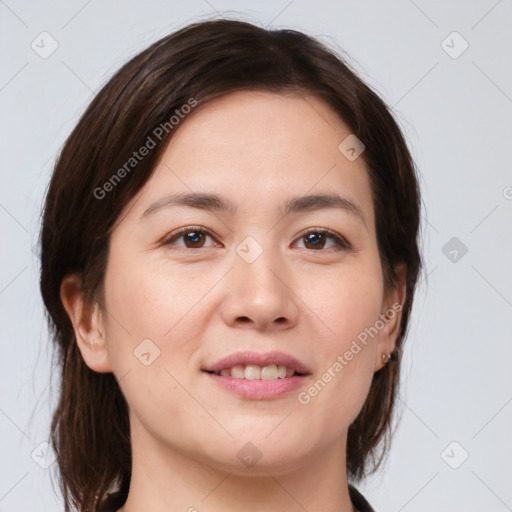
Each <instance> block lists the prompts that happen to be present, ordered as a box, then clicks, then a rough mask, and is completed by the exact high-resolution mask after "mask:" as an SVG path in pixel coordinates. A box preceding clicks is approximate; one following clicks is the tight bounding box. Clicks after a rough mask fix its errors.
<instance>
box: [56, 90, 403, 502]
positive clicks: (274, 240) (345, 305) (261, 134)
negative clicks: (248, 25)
mask: <svg viewBox="0 0 512 512" xmlns="http://www.w3.org/2000/svg"><path fill="white" fill-rule="evenodd" d="M349 134H350V130H349V129H348V128H347V126H346V125H345V124H344V123H343V121H342V120H341V119H340V118H339V117H338V116H337V115H336V113H334V112H333V111H332V110H331V109H330V108H329V106H328V105H326V104H325V103H324V102H323V101H322V100H321V99H319V98H316V97H314V96H308V97H298V96H293V97H292V96H290V95H281V94H274V93H270V92H259V91H244V92H236V93H231V94H229V95H227V96H224V97H222V98H218V99H215V100H213V101H211V102H209V103H207V104H205V105H203V106H200V107H197V108H196V109H195V110H194V111H193V112H192V113H191V114H189V115H188V116H187V118H186V119H185V120H184V121H182V122H181V124H180V126H179V130H177V131H176V133H175V134H174V137H173V138H172V140H171V142H170V143H169V145H168V147H167V149H166V152H165V154H164V155H163V157H162V159H161V161H160V162H159V165H158V166H157V168H156V171H155V173H154V174H153V176H152V177H151V178H150V179H149V181H148V182H147V183H146V185H145V186H144V187H143V189H142V190H141V191H140V194H138V195H137V197H136V198H134V199H133V200H132V202H131V203H130V204H129V205H127V207H126V209H125V211H124V212H123V214H122V215H121V216H120V219H122V220H121V221H120V222H119V224H118V225H117V226H116V228H115V229H114V231H113V233H112V237H111V243H110V252H109V256H108V264H107V269H106V275H105V281H104V292H103V293H104V296H103V297H102V299H101V300H102V301H103V302H102V305H101V307H100V306H99V305H98V303H96V304H95V305H94V307H92V308H91V309H90V310H88V309H87V308H85V309H84V304H83V300H82V293H81V288H80V276H79V275H69V276H67V277H66V278H65V279H64V280H63V282H62V286H61V298H62V301H63V304H64V306H65V308H66V311H67V312H68V314H69V316H70V319H71V320H72V322H73V325H74V328H75V333H76V337H77V343H78V345H79V348H80V351H81V353H82V356H83V358H84V360H85V362H86V364H87V365H88V366H89V367H90V368H91V369H93V370H94V371H97V372H113V373H114V375H115V376H116V378H117V379H118V381H119V385H120V387H121V389H122V392H123V394H124V396H125V397H126V399H127V403H128V405H129V411H130V422H131V435H132V453H133V470H132V482H131V487H130V491H129V496H128V500H127V502H126V504H125V506H124V507H123V508H122V509H121V510H122V511H123V512H136V511H140V510H152V511H155V512H160V511H166V512H167V511H169V510H183V511H190V512H192V511H193V510H198V511H200V512H203V511H208V512H220V511H222V512H230V511H235V510H237V511H238V510H240V509H241V508H242V509H243V510H247V511H259V512H266V511H275V510H288V511H303V510H304V509H305V510H308V511H311V512H313V511H322V512H335V511H336V512H340V511H345V512H349V511H352V506H351V503H350V499H349V495H348V485H347V474H346V470H345V466H346V464H345V460H346V458H345V453H346V442H347V430H348V427H349V425H350V424H351V423H352V422H353V420H354V419H355V418H356V416H357V414H358V412H359V411H360V409H361V407H362V405H363V403H364V401H365V398H366V396H367V394H368V391H369V389H370V384H371V380H372V377H373V374H374V372H376V371H379V370H380V369H381V368H382V367H383V366H384V364H386V363H385V362H384V361H383V359H382V354H383V353H384V354H389V353H390V352H391V351H392V350H393V348H394V343H395V339H396V336H397V333H398V327H399V321H400V314H399V313H398V314H396V316H395V318H394V319H393V320H390V321H389V322H387V323H385V326H384V328H382V329H381V330H380V331H379V333H378V335H377V336H375V337H374V338H369V340H368V343H367V345H366V346H364V345H362V350H361V351H360V352H358V353H357V355H355V356H354V357H353V359H352V360H351V361H350V362H349V363H348V364H347V365H346V366H345V367H344V368H343V370H342V371H341V372H338V373H336V376H335V377H334V378H332V379H331V381H330V382H329V383H328V384H327V385H326V386H325V387H324V388H323V389H322V390H321V391H320V392H319V393H318V394H317V395H316V396H315V397H312V398H311V400H310V401H309V403H307V404H301V403H299V401H298V399H297V394H298V392H300V391H304V390H307V389H308V388H309V387H310V386H311V385H312V384H313V383H314V382H315V381H317V380H318V379H319V378H321V376H322V374H324V373H325V371H326V370H327V369H328V368H329V367H332V365H333V363H334V362H335V361H336V360H337V358H338V356H339V355H343V354H344V353H345V352H346V351H347V350H348V349H349V348H350V346H351V344H352V342H353V341H354V340H355V339H356V337H357V335H358V334H359V333H360V332H361V331H363V330H364V329H365V328H367V327H370V326H373V325H374V324H375V322H376V320H378V318H379V315H380V314H382V313H385V312H386V311H387V310H389V309H390V308H391V307H392V305H393V304H397V303H399V304H403V300H404V297H405V283H404V278H405V268H403V267H399V268H397V272H398V274H399V278H400V279H399V285H398V286H397V288H396V289H394V290H392V291H390V292H389V293H387V294H385V293H384V292H385V290H384V288H383V275H382V268H381V265H380V260H379V253H378V248H377V239H376V232H375V222H374V210H373V204H372V198H371V192H370V182H369V178H368V172H367V168H366V164H365V162H364V160H363V158H362V157H359V158H357V159H356V160H354V161H349V160H348V159H347V158H346V157H345V156H344V155H343V154H342V153H341V152H340V151H339V150H338V145H339V144H340V142H341V141H343V140H344V139H345V138H346V137H347V136H348V135H349ZM363 155H364V153H363ZM191 191H193V192H210V193H211V192H215V193H218V194H221V195H223V196H224V197H226V198H228V199H230V200H231V201H232V202H234V203H235V204H236V205H238V211H237V212H236V213H235V214H230V213H227V212H223V213H220V212H216V213H213V212H210V211H205V210H200V209H196V208H192V207H182V206H179V207H176V206H175V207H172V208H167V209H165V208H164V209H161V210H159V211H158V212H154V213H153V214H152V215H148V216H146V217H145V218H144V219H142V220H140V217H141V215H142V213H143V212H144V211H145V210H146V208H148V207H149V205H151V204H152V203H154V202H155V201H158V200H159V199H161V198H163V197H165V196H167V195H168V194H170V193H172V192H191ZM322 192H324V193H325V192H337V193H338V194H339V195H341V196H343V197H345V198H348V199H350V200H351V201H353V202H354V203H356V204H357V205H358V207H359V208H360V209H361V211H362V213H363V215H364V220H365V222H363V221H362V220H361V219H359V218H358V217H357V216H356V215H352V214H350V213H349V212H346V211H344V210H342V209H339V208H337V209H333V208H331V209H323V210H317V211H308V212H301V213H293V214H288V215H286V216H284V217H283V215H282V214H281V213H279V211H278V209H279V208H280V207H281V206H282V205H283V204H284V202H285V201H286V200H287V199H288V198H290V197H292V196H293V197H295V196H303V195H305V194H313V193H322ZM197 225H199V226H204V227H205V228H206V229H208V230H209V231H210V232H211V233H212V235H213V236H212V237H210V236H208V235H205V237H204V240H203V241H200V243H195V244H192V243H190V238H193V235H190V234H189V237H188V241H187V238H184V237H183V236H181V238H179V239H177V240H175V241H174V243H173V245H162V244H161V243H159V242H160V241H162V240H163V239H164V238H165V237H166V236H167V235H169V234H170V233H172V232H174V231H176V230H178V229H179V228H182V227H186V226H197ZM310 228H326V229H331V230H333V231H335V232H336V233H338V234H339V235H341V236H343V237H345V238H346V239H347V240H348V241H349V242H350V243H351V244H352V246H353V248H354V250H353V251H348V250H346V249H343V248H338V247H337V246H336V244H335V242H334V241H333V240H331V239H328V240H326V242H325V245H323V246H322V247H323V248H321V249H318V248H315V247H314V246H313V244H311V243H309V244H308V240H307V239H305V237H304V236H302V235H303V232H304V231H305V230H306V229H310ZM191 231H194V230H193V229H191ZM246 237H252V238H254V239H255V240H256V241H257V242H258V243H259V244H260V246H261V248H262V250H263V252H262V253H261V255H260V256H259V257H258V258H257V259H256V260H255V261H253V262H252V263H248V262H247V261H246V260H245V259H244V258H242V257H241V256H239V254H238V253H237V252H236V249H237V247H238V246H239V244H241V242H242V241H244V240H245V239H246ZM187 243H188V245H185V244H187ZM187 247H192V248H187ZM278 319H279V320H278ZM146 338H149V339H150V340H152V343H154V344H155V345H156V346H157V347H158V348H159V350H160V355H159V357H157V358H156V359H155V360H154V361H153V362H152V364H150V365H149V366H145V365H144V364H142V363H141V362H140V360H139V359H137V358H136V357H135V356H134V350H135V349H136V348H137V346H138V345H139V344H140V343H141V342H142V340H144V339H146ZM249 349H252V350H255V351H257V352H267V351H270V350H279V351H282V352H285V353H288V354H291V355H292V356H294V357H296V358H297V359H299V360H300V361H302V362H304V363H305V364H306V365H307V366H308V367H309V369H310V370H311V372H312V375H310V376H309V377H308V378H307V379H306V383H305V384H304V386H303V387H302V388H301V389H299V390H295V391H292V392H289V393H287V394H285V395H283V396H281V397H279V398H274V399H271V400H253V399H244V398H241V397H239V396H238V395H235V394H234V393H231V392H229V391H226V390H224V389H222V388H220V387H219V386H217V385H216V384H215V383H212V381H211V379H210V377H208V375H206V374H205V373H203V372H202V371H201V368H202V367H204V366H205V365H206V364H211V363H213V362H215V361H217V360H218V359H220V358H221V357H224V356H226V355H229V354H232V353H234V352H237V351H240V350H249ZM151 350H153V349H151ZM248 442H251V443H252V444H254V445H255V446H256V447H257V448H258V450H259V451H260V452H261V454H262V457H261V459H260V460H259V461H258V463H257V464H255V465H254V466H252V467H246V466H244V465H243V464H242V463H241V461H240V460H239V458H238V457H237V453H238V451H239V450H240V449H241V448H242V447H244V445H246V443H248Z"/></svg>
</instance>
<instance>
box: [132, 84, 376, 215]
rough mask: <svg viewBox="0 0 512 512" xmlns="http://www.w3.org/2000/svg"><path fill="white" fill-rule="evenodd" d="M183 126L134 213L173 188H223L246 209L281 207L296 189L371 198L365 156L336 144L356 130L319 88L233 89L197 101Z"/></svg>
mask: <svg viewBox="0 0 512 512" xmlns="http://www.w3.org/2000/svg"><path fill="white" fill-rule="evenodd" d="M180 123H181V124H180V125H179V126H178V127H177V128H178V129H177V131H176V132H175V133H174V135H173V137H172V139H171V140H170V142H169V144H168V147H167V148H166V150H165V152H164V154H163V155H162V158H161V160H160V162H159V164H158V166H157V169H156V170H155V173H154V174H153V176H152V177H151V178H150V179H149V180H148V182H147V183H146V184H145V185H144V187H143V189H142V191H141V194H139V196H140V198H139V200H138V201H137V203H138V204H137V205H135V206H136V207H135V208H134V209H133V214H134V215H137V214H138V216H139V217H140V215H142V214H143V213H144V211H145V210H146V209H147V208H148V206H149V205H151V204H152V203H154V202H155V201H158V200H159V199H161V198H163V197H164V196H165V195H167V194H169V193H176V192H178V193H194V192H200V193H217V194H220V195H222V196H225V197H228V198H229V199H230V200H231V202H232V203H235V204H237V205H239V206H240V208H237V209H236V211H237V212H238V213H240V212H241V211H243V209H244V207H246V209H250V208H253V209H258V210H259V211H263V210H265V211H268V210H269V209H276V211H277V210H278V209H279V210H280V211H282V207H283V204H284V203H285V202H286V200H287V199H288V198H289V197H291V196H294V197H297V196H302V195H309V194H314V193H326V192H329V193H336V194H340V195H342V196H343V197H347V198H348V199H350V200H352V201H353V202H355V203H357V204H358V205H359V206H360V207H361V209H362V210H364V211H366V214H365V216H366V217H367V219H368V222H370V220H371V218H372V216H373V215H372V212H373V206H372V204H371V193H370V186H369V181H368V173H367V169H366V164H365V162H364V160H363V158H357V159H356V160H354V161H350V160H349V159H347V158H346V157H345V156H344V154H343V153H342V152H340V150H339V148H338V146H339V145H340V143H341V142H342V141H343V140H344V139H346V138H347V137H348V136H349V135H350V133H351V132H350V129H349V128H348V126H347V125H346V124H345V123H344V122H343V121H342V119H341V118H340V117H339V116H338V115H337V114H336V113H335V112H334V111H333V110H332V109H331V108H330V107H329V106H328V105H327V104H326V103H325V102H324V101H323V100H322V99H320V98H318V97H316V96H297V95H294V96H291V95H284V94H276V93H271V92H264V91H240V92H235V93H230V94H228V95H225V96H222V97H220V98H216V99H214V100H211V101H209V102H207V103H205V104H203V105H201V106H198V107H196V108H195V109H194V110H193V111H192V113H191V114H189V115H188V116H187V117H186V118H185V119H184V120H182V121H181V122H180Z"/></svg>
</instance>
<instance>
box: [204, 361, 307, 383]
mask: <svg viewBox="0 0 512 512" xmlns="http://www.w3.org/2000/svg"><path fill="white" fill-rule="evenodd" d="M204 371H206V373H211V374H213V375H218V376H222V377H233V378H234V379H246V380H277V379H287V378H290V377H293V376H295V375H297V376H299V377H303V376H304V375H306V374H305V373H300V372H297V371H295V370H294V369H293V368H289V367H287V366H284V365H281V364H280V365H275V364H269V365H266V366H258V365H255V364H247V365H240V364H239V365H235V366H232V367H231V368H223V369H222V370H220V371H209V370H204Z"/></svg>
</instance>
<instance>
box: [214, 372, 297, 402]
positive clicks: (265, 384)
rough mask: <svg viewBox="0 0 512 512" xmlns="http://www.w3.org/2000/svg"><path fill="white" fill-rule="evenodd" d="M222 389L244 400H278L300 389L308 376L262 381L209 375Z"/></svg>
mask: <svg viewBox="0 0 512 512" xmlns="http://www.w3.org/2000/svg"><path fill="white" fill-rule="evenodd" d="M205 373H206V375H208V376H209V377H210V378H212V379H213V380H214V381H215V382H216V383H217V384H218V385H219V386H220V387H221V388H224V389H227V390H228V391H232V392H234V393H236V394H238V395H239V396H241V397H243V398H251V399H254V400H269V399H272V398H278V397H280V396H282V395H284V394H286V393H289V392H290V391H293V390H295V389H297V388H300V387H301V386H302V385H303V384H304V382H305V380H306V377H307V376H306V375H301V376H298V375H294V376H293V377H286V378H284V379H275V380H261V379H254V380H251V379H235V378H234V377H224V376H223V375H217V374H215V373H207V372H205Z"/></svg>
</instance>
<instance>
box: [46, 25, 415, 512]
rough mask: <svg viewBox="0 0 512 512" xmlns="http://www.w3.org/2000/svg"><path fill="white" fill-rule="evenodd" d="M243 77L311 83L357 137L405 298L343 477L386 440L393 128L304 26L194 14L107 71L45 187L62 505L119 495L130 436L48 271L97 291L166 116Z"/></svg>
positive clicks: (400, 180) (409, 236) (255, 82)
mask: <svg viewBox="0 0 512 512" xmlns="http://www.w3.org/2000/svg"><path fill="white" fill-rule="evenodd" d="M242 89H245V90H251V89H253V90H255V89H260V90H267V91H273V92H276V93H282V94H287V93H291V94H301V95H306V94H307V95H310V94H314V95H317V96H319V97H321V98H323V99H324V100H325V101H326V102H327V103H328V104H329V105H330V107H331V108H332V109H333V110H334V111H335V112H337V113H338V114H339V116H340V117H341V118H342V119H343V120H344V122H345V123H346V124H347V126H348V127H349V128H350V130H351V132H352V133H353V134H355V135H356V136H357V137H358V138H359V139H360V140H361V141H363V143H364V144H365V146H366V148H365V151H364V153H363V154H362V158H364V161H365V162H366V164H367V167H368V169H369V177H370V182H371V188H372V195H373V201H374V210H375V222H376V229H377V241H378V247H379V253H380V258H381V262H382V268H383V275H384V284H385V287H386V290H388V289H389V288H390V287H392V286H394V285H395V284H396V275H395V274H394V271H393V267H394V265H396V264H397V263H399V262H405V264H406V265H407V276H406V297H405V303H404V304H403V309H402V318H401V324H400V330H399V334H398V336H397V339H396V348H395V351H394V354H393V358H392V360H391V361H390V362H389V363H388V364H387V365H386V366H385V367H384V368H383V369H382V370H380V371H378V372H376V373H375V374H374V376H373V381H372V384H371V388H370V391H369V395H368V397H367V400H366V402H365V403H364V405H363V407H362V410H361V411H360V413H359V415H358V417H357V418H356V419H355V421H354V422H353V423H352V425H351V426H350V428H349V431H348V441H347V474H348V477H349V479H352V480H355V481H358V480H360V479H361V478H362V476H364V474H366V473H368V472H369V471H374V470H375V469H376V468H377V467H378V466H379V464H380V462H381V460H382V456H383V455H384V453H385V451H386V450H387V445H386V446H385V447H384V449H383V450H382V453H381V457H380V458H379V460H378V461H377V462H376V461H375V452H376V450H377V448H378V445H379V444H380V441H381V440H383V439H384V438H385V437H386V436H385V434H387V435H389V430H390V424H391V419H392V413H393V409H394V405H395V400H396V390H397V386H398V382H399V366H400V361H401V357H402V347H403V341H404V338H405V335H406V331H407V326H408V320H409V313H410V311H411V306H412V301H413V295H414V290H415V286H416V282H417V278H418V273H419V270H420V268H421V265H422V264H421V256H420V254H419V250H418V241H417V239H418V229H419V219H420V193H419V186H418V183H417V178H416V170H415V166H414V162H413V160H412V158H411V155H410V153H409V151H408V148H407V145H406V142H405V140H404V138H403V135H402V133H401V131H400V128H399V127H398V124H397V122H396V121H395V120H394V118H393V116H392V114H391V113H390V110H389V109H388V107H387V106H386V105H385V103H384V102H383V101H382V100H381V99H380V97H379V96H378V95H377V94H376V93H375V92H373V91H372V89H370V88H369V87H368V86H367V85H365V84H364V83H363V82H362V81H361V79H360V78H358V76H357V75H356V73H355V72H354V71H352V70H351V69H350V68H349V67H348V65H347V64H346V63H345V62H344V61H343V60H342V58H341V57H340V56H338V55H337V54H336V53H335V52H334V51H333V50H330V49H329V48H327V47H326V46H325V45H323V44H322V43H320V42H319V41H317V40H315V39H314V38H311V37H309V36H307V35H305V34H303V33H301V32H298V31H294V30H266V29H263V28H260V27H257V26H255V25H252V24H250V23H247V22H243V21H234V20H222V19H220V20H208V21H202V22H197V23H194V24H191V25H188V26H186V27H184V28H182V29H180V30H178V31H177V32H175V33H173V34H171V35H169V36H167V37H164V38H162V39H161V40H159V41H157V42H156V43H154V44H152V45H151V46H150V47H149V48H147V49H146V50H144V51H143V52H142V53H140V54H138V55H136V56H135V57H133V58H132V59H131V60H130V61H129V62H127V63H126V64H125V65H123V67H122V68H121V69H120V70H119V71H118V72H117V73H115V75H114V76H113V77H112V78H111V79H110V80H109V81H108V82H107V83H106V85H105V86H104V87H103V88H102V89H101V91H100V92H99V93H98V94H97V95H96V97H95V98H94V99H93V101H92V102H91V103H90V105H89V106H88V108H87V109H86V111H85V112H84V114H83V115H82V117H81V119H80V120H79V122H78V124H77V125H76V127H75V129H74V130H73V131H72V133H71V134H70V136H69V137H68V139H67V140H66V142H65V144H64V146H63V148H62V150H61V152H60V154H59V156H58V159H57V162H56V164H55V168H54V170H53V175H52V178H51V182H50V184H49V188H48V191H47V195H46V198H45V207H44V213H43V220H42V228H41V234H40V241H41V278H40V287H41V293H42V297H43V300H44V304H45V306H46V309H47V312H46V316H47V320H48V324H49V328H50V334H51V337H52V340H53V341H54V343H55V345H56V353H57V357H58V362H59V366H60V369H61V372H62V373H61V379H62V385H61V389H60V396H59V402H58V406H57V408H56V410H55V411H54V414H53V420H52V424H51V440H52V443H53V447H54V449H55V451H56V453H57V461H58V470H59V473H60V487H61V489H62V492H63V497H64V502H65V507H66V509H65V510H66V512H68V511H69V510H70V506H71V505H73V506H76V507H78V508H79V510H82V511H93V510H100V509H104V510H107V509H109V510H110V509H111V510H115V509H117V508H119V507H121V506H122V505H123V504H124V502H125V501H126V498H127V495H128V489H129V483H130V476H131V446H130V425H129V419H128V406H127V404H126V401H125V399H124V396H123V395H122V393H121V391H120V388H119V386H118V384H117V381H116V379H115V377H114V375H113V374H112V373H97V372H94V371H92V370H90V369H89V368H88V367H87V365H86V364H85V363H84V361H83V359H82V357H81V354H80V351H79V349H78V346H77V343H76V340H75V335H74V331H73V327H72V324H71V321H70V318H69V317H68V315H67V314H66V312H65V310H64V308H63V304H62V303H61V299H60V285H61V282H62V280H63V278H64V277H65V276H66V275H67V274H69V273H73V272H78V273H80V274H81V275H82V283H83V290H84V294H85V300H86V304H88V305H91V304H93V303H94V301H95V300H98V297H100V296H101V295H98V292H100V291H101V287H102V283H103V277H104V271H105V268H106V260H107V257H108V246H109V234H110V233H111V231H112V229H113V227H114V226H115V223H116V221H117V220H118V219H119V215H120V213H121V212H122V210H123V208H124V207H125V206H126V205H127V203H128V202H129V201H130V200H131V199H132V198H134V197H135V195H136V193H137V191H139V190H140V189H141V187H142V186H143V185H144V184H145V183H146V182H147V181H148V179H149V178H150V177H151V175H152V173H153V172H154V170H155V167H156V165H157V163H158V160H159V158H160V156H161V155H162V153H163V151H164V150H165V148H166V145H167V143H168V141H169V140H170V138H171V136H172V134H173V130H172V129H171V128H169V119H170V118H171V117H172V116H173V115H174V114H175V113H176V111H177V110H179V109H180V108H181V107H182V106H183V105H186V104H187V103H189V104H190V101H191V99H193V100H194V101H195V102H197V104H204V103H205V102H207V101H209V100H210V99H213V98H215V97H219V96H221V95H225V94H228V93H230V92H233V91H236V90H242ZM165 123H167V125H165ZM159 126H160V127H161V126H167V128H168V129H167V130H163V131H162V130H161V132H162V133H161V140H158V144H157V145H156V147H155V148H154V149H152V150H151V151H150V152H149V153H148V154H147V156H145V157H144V158H143V159H142V160H140V161H139V162H137V164H136V168H134V169H133V170H132V171H131V172H130V173H129V176H124V174H123V179H120V180H118V181H116V182H115V184H114V185H113V186H112V187H110V188H109V193H103V192H102V193H101V194H100V193H98V192H97V193H94V191H95V190H96V191H98V190H99V188H101V187H103V186H104V184H105V183H106V182H108V181H109V180H111V179H112V177H113V175H114V174H115V172H116V170H117V169H120V168H122V167H123V165H125V164H126V162H127V161H128V160H129V159H130V157H131V156H132V153H133V152H134V151H135V150H137V149H138V148H140V147H141V146H143V145H144V144H145V143H146V141H147V140H148V137H151V136H152V134H153V137H152V138H153V139H154V138H155V137H154V133H155V129H156V127H159ZM158 133H160V132H158ZM340 142H341V141H340ZM118 175H119V174H118ZM111 183H112V182H111ZM99 196H101V197H99ZM370 459H372V462H373V465H372V467H371V468H370V467H369V464H368V463H369V461H370Z"/></svg>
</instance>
